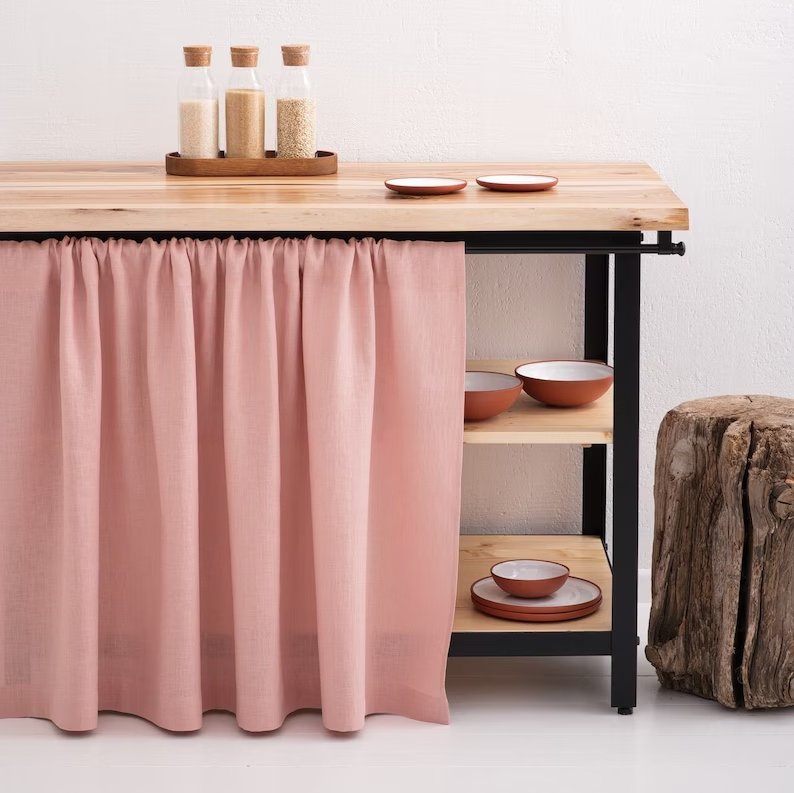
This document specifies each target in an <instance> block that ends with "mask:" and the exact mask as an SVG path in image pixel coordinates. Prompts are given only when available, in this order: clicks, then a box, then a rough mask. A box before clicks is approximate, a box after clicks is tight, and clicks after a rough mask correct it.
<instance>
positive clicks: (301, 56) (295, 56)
mask: <svg viewBox="0 0 794 793" xmlns="http://www.w3.org/2000/svg"><path fill="white" fill-rule="evenodd" d="M281 59H282V60H283V61H284V65H285V66H307V65H308V63H309V45H308V44H284V45H283V46H282V47H281Z"/></svg>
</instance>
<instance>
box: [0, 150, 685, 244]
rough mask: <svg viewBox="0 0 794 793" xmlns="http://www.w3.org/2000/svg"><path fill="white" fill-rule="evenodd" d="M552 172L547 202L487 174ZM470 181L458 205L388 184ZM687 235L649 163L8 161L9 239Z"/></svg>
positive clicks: (2, 210) (2, 191)
mask: <svg viewBox="0 0 794 793" xmlns="http://www.w3.org/2000/svg"><path fill="white" fill-rule="evenodd" d="M498 173H541V174H542V173H547V174H552V175H555V176H558V177H559V179H560V182H559V184H558V185H557V187H555V188H554V189H552V190H548V191H544V192H539V193H497V192H493V191H490V190H486V189H484V188H481V187H478V186H477V184H476V183H475V179H476V177H477V176H482V175H488V174H498ZM430 175H437V176H453V177H462V178H464V179H466V180H468V182H469V186H468V187H467V188H466V189H465V190H462V191H461V192H459V193H455V194H453V195H447V196H422V197H419V196H403V195H399V194H397V193H394V192H391V191H389V190H387V189H386V188H385V187H384V185H383V181H384V180H385V179H388V178H394V177H400V176H430ZM686 228H688V212H687V208H686V207H685V206H684V204H683V203H682V202H681V201H680V199H679V198H678V197H677V196H676V195H675V193H673V191H672V190H671V189H670V188H669V187H667V186H666V185H665V184H664V182H663V181H662V180H661V179H660V178H659V176H658V175H657V174H656V173H655V172H654V171H653V170H652V169H651V168H649V167H648V166H647V165H644V164H641V163H397V162H395V163H340V165H339V171H338V173H336V174H333V175H329V176H316V177H283V176H278V177H203V178H202V177H181V176H171V175H168V174H166V173H165V169H164V166H163V165H162V164H158V163H131V162H106V163H100V162H5V163H0V231H3V232H12V233H13V232H69V231H76V232H109V231H119V232H121V231H175V232H180V231H218V232H231V231H239V232H256V231H260V232H267V231H279V232H281V231H283V232H289V231H293V232H300V231H303V232H310V231H316V232H336V231H341V232H344V231H351V232H366V231H370V232H389V231H395V232H412V231H415V232H431V231H447V232H455V231H458V232H459V231H542V230H546V231H555V230H575V231H623V230H625V231H632V230H638V229H648V230H676V229H681V230H682V229H686Z"/></svg>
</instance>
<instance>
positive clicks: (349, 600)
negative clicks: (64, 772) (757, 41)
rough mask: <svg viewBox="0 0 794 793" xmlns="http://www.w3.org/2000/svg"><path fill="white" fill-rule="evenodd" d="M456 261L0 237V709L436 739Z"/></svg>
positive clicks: (67, 722)
mask: <svg viewBox="0 0 794 793" xmlns="http://www.w3.org/2000/svg"><path fill="white" fill-rule="evenodd" d="M464 282H465V274H464V251H463V246H462V244H447V243H424V242H391V241H381V242H376V241H373V240H362V241H351V242H344V241H341V240H334V241H328V242H324V241H320V240H316V239H308V240H292V239H278V240H270V241H261V240H258V241H255V240H248V239H244V240H235V239H227V240H210V241H203V242H202V241H196V240H189V239H183V240H171V241H168V242H161V243H155V242H153V241H151V240H148V241H146V242H143V243H135V242H131V241H125V240H110V241H108V242H102V241H99V240H96V239H73V238H65V239H64V240H62V241H54V240H52V241H47V242H44V243H41V244H39V243H32V242H25V243H11V242H0V451H2V454H0V716H3V717H20V716H37V717H43V718H48V719H51V720H52V721H53V722H55V723H56V724H57V725H58V726H60V727H62V728H63V729H67V730H89V729H92V728H94V727H95V726H96V723H97V713H98V711H101V710H115V711H121V712H125V713H133V714H136V715H139V716H142V717H144V718H146V719H149V720H150V721H152V722H154V723H156V724H158V725H160V726H161V727H164V728H166V729H169V730H195V729H197V728H199V727H200V726H201V718H202V713H203V712H204V711H207V710H213V709H222V710H229V711H233V712H234V713H235V714H236V717H237V721H238V723H239V725H240V726H241V727H242V728H243V729H245V730H250V731H262V730H272V729H275V728H277V727H278V726H279V725H280V724H281V723H282V722H283V720H284V718H285V717H286V715H287V714H289V713H290V712H292V711H294V710H297V709H301V708H321V709H322V715H323V721H324V723H325V725H326V726H327V727H328V728H329V729H331V730H342V731H348V730H357V729H360V728H361V727H362V726H363V724H364V717H365V716H366V715H367V714H370V713H384V712H385V713H395V714H401V715H404V716H408V717H411V718H415V719H421V720H425V721H433V722H441V723H446V722H447V721H448V716H449V714H448V706H447V701H446V696H445V693H444V674H445V665H446V653H447V648H448V644H449V634H450V630H451V626H452V617H453V612H454V601H455V579H456V568H457V547H458V519H459V503H460V469H461V456H462V445H461V442H462V420H463V372H464V368H465V366H464V364H465V361H464V358H465V341H464V335H465V317H464V312H465V307H464V288H465V287H464Z"/></svg>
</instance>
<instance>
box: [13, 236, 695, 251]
mask: <svg viewBox="0 0 794 793" xmlns="http://www.w3.org/2000/svg"><path fill="white" fill-rule="evenodd" d="M64 236H70V237H96V238H98V239H102V240H107V239H111V238H115V239H129V240H134V241H137V242H142V241H143V240H145V239H153V240H155V241H161V240H168V239H172V238H174V237H189V238H192V239H202V240H207V239H214V238H224V237H237V238H238V239H239V238H246V237H249V238H254V239H273V238H274V237H291V238H298V239H305V238H306V237H315V238H316V239H324V240H328V239H351V238H355V239H364V238H374V239H377V240H381V239H390V240H397V241H405V240H421V241H428V242H463V243H465V245H466V253H471V254H485V253H496V254H498V253H571V254H588V253H591V254H610V253H640V254H657V255H662V256H665V255H678V256H683V255H684V253H685V252H686V246H685V245H684V243H683V242H673V240H672V232H670V231H659V232H656V242H653V243H651V242H647V243H643V241H642V239H643V234H642V232H639V231H615V232H612V231H467V232H452V231H438V232H381V231H376V232H368V231H334V232H306V231H299V232H294V231H267V232H256V231H151V232H144V231H102V232H91V231H89V232H85V231H70V232H65V231H64V232H27V233H26V232H0V240H9V241H20V242H21V241H33V242H43V241H44V240H48V239H60V238H62V237H64Z"/></svg>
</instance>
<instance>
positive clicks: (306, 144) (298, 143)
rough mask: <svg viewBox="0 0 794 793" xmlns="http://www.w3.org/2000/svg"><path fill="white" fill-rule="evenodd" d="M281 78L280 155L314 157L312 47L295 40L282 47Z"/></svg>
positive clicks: (314, 121) (315, 147)
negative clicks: (311, 76) (296, 42)
mask: <svg viewBox="0 0 794 793" xmlns="http://www.w3.org/2000/svg"><path fill="white" fill-rule="evenodd" d="M281 58H282V60H283V61H284V65H283V66H282V67H281V78H280V79H279V83H278V92H277V100H276V136H277V140H276V146H277V149H278V156H279V157H281V158H282V159H288V160H294V159H299V158H305V157H314V155H315V152H316V151H317V141H316V139H315V137H316V134H315V127H316V119H315V115H316V113H315V104H314V92H313V91H312V85H311V80H310V79H309V47H308V46H307V45H305V44H292V45H288V46H284V47H282V48H281Z"/></svg>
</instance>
